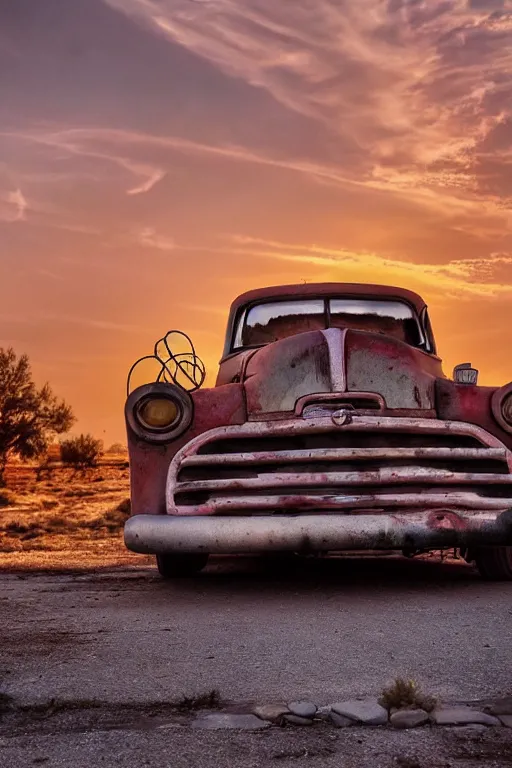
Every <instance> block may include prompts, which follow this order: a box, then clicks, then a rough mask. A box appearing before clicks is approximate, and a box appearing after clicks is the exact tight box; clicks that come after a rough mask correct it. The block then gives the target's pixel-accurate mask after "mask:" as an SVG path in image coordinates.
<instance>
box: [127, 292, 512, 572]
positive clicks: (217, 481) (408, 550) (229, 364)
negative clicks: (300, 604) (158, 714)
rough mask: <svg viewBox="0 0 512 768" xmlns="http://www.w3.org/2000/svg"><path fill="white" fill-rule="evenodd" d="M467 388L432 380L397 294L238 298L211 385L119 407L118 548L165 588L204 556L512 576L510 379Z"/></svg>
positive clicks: (419, 310)
mask: <svg viewBox="0 0 512 768" xmlns="http://www.w3.org/2000/svg"><path fill="white" fill-rule="evenodd" d="M477 378H478V371H477V370H475V369H474V368H472V367H471V365H470V364H468V363H466V364H461V365H459V366H457V367H456V368H455V370H454V373H453V378H452V379H450V378H448V377H447V376H446V375H445V374H444V373H443V369H442V363H441V359H440V358H439V357H438V355H437V352H436V344H435V340H434V336H433V333H432V328H431V324H430V321H429V315H428V311H427V307H426V305H425V303H424V301H423V300H422V299H421V298H420V297H419V296H418V295H417V294H415V293H413V292H411V291H409V290H405V289H402V288H392V287H388V286H377V285H364V284H347V283H330V284H317V285H312V284H306V285H288V286H278V287H270V288H263V289H259V290H254V291H251V292H249V293H246V294H244V295H242V296H240V297H239V298H237V299H236V300H235V301H234V303H233V304H232V306H231V310H230V314H229V320H228V327H227V334H226V342H225V347H224V352H223V356H222V359H221V361H220V367H219V372H218V376H217V381H216V384H215V386H214V387H211V388H205V389H196V390H195V391H193V392H188V391H186V389H185V388H184V387H183V386H181V385H179V384H177V383H173V381H172V380H165V377H164V380H162V379H161V377H159V380H158V381H157V382H156V383H153V384H147V385H144V386H140V387H138V388H137V389H135V390H134V391H133V392H132V393H131V394H130V395H129V397H128V399H127V402H126V410H125V413H126V422H127V430H128V445H129V453H130V469H131V499H132V516H131V517H130V518H129V520H128V521H127V522H126V525H125V530H124V535H125V542H126V545H127V547H128V548H129V549H130V550H132V551H134V552H140V553H151V554H155V555H156V559H157V564H158V568H159V571H160V573H161V574H162V576H164V577H173V576H179V575H183V574H191V573H194V572H197V571H199V570H200V569H201V568H202V567H203V566H204V565H205V564H206V562H207V559H208V556H209V554H216V553H230V554H234V553H255V552H268V551H274V552H295V553H319V554H328V553H334V552H336V553H339V552H346V551H351V550H382V549H384V550H394V551H395V550H396V551H402V552H403V553H405V554H408V555H414V554H418V553H422V552H426V551H431V550H439V549H456V550H457V551H458V552H460V553H461V555H462V556H463V557H464V558H465V559H466V560H467V561H468V562H474V563H476V566H477V567H478V569H479V571H480V573H481V575H482V576H483V577H484V578H487V579H499V580H501V579H512V383H510V384H507V385H505V386H502V387H483V386H478V384H477Z"/></svg>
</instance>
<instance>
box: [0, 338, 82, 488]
mask: <svg viewBox="0 0 512 768" xmlns="http://www.w3.org/2000/svg"><path fill="white" fill-rule="evenodd" d="M74 421H75V417H74V416H73V412H72V410H71V407H70V406H69V405H67V404H66V403H65V402H64V400H58V399H57V397H56V396H55V395H54V394H53V392H52V390H51V389H50V387H49V385H48V384H45V385H44V386H43V387H42V388H41V389H37V387H36V385H35V383H34V381H33V380H32V370H31V368H30V363H29V360H28V357H27V355H21V356H20V357H16V354H15V352H14V350H13V349H12V347H9V348H8V349H3V348H2V347H0V485H3V483H4V472H5V467H6V464H7V461H8V459H9V458H10V457H11V456H19V458H21V459H33V458H35V457H37V456H40V455H41V454H42V453H44V452H45V451H46V449H47V448H48V446H49V444H50V442H51V440H52V439H53V437H54V436H55V435H59V434H62V433H64V432H67V431H68V429H69V428H70V427H71V425H72V424H73V423H74Z"/></svg>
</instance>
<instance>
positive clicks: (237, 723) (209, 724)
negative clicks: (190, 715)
mask: <svg viewBox="0 0 512 768" xmlns="http://www.w3.org/2000/svg"><path fill="white" fill-rule="evenodd" d="M269 727H270V723H267V722H265V721H264V720H261V719H260V718H259V717H256V715H230V714H223V713H221V712H213V713H211V714H208V715H200V716H199V717H197V718H196V719H195V720H194V721H193V722H192V728H205V729H206V730H209V731H215V730H219V729H221V728H237V729H239V730H243V731H256V730H260V729H261V728H269Z"/></svg>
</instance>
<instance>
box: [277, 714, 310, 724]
mask: <svg viewBox="0 0 512 768" xmlns="http://www.w3.org/2000/svg"><path fill="white" fill-rule="evenodd" d="M283 719H284V720H285V721H286V722H287V723H291V724H292V725H313V720H312V719H311V718H310V717H300V716H299V715H292V714H291V713H289V714H286V715H283Z"/></svg>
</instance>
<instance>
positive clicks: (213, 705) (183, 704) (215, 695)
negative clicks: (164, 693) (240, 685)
mask: <svg viewBox="0 0 512 768" xmlns="http://www.w3.org/2000/svg"><path fill="white" fill-rule="evenodd" d="M220 705H221V698H220V693H219V692H218V691H217V690H216V689H215V688H213V689H212V690H211V691H207V692H206V693H199V694H197V695H196V696H182V698H181V699H180V700H179V701H178V703H177V705H176V709H177V710H178V712H194V711H196V710H198V709H218V708H219V707H220Z"/></svg>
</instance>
